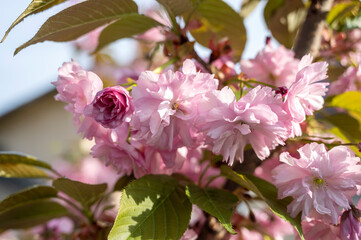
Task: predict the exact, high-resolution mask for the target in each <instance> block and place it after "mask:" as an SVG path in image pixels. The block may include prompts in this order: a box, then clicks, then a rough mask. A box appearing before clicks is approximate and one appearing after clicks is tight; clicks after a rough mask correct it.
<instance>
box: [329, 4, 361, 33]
mask: <svg viewBox="0 0 361 240" xmlns="http://www.w3.org/2000/svg"><path fill="white" fill-rule="evenodd" d="M360 7H361V3H360V1H351V2H340V3H338V4H336V5H335V6H334V7H332V9H331V11H330V12H329V13H328V15H327V18H326V20H327V23H328V25H329V26H330V27H331V28H333V29H335V30H338V31H340V30H342V29H344V28H345V23H346V21H347V20H349V19H350V18H352V17H355V16H357V15H358V14H359V12H360Z"/></svg>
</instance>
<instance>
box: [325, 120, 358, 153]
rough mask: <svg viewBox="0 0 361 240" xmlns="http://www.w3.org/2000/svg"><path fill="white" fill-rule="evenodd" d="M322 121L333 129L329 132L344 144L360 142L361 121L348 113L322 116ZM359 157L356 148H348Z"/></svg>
mask: <svg viewBox="0 0 361 240" xmlns="http://www.w3.org/2000/svg"><path fill="white" fill-rule="evenodd" d="M324 120H326V121H327V122H328V123H331V124H332V125H333V126H334V127H333V128H332V129H331V130H330V132H332V133H333V134H335V135H336V136H337V137H339V138H341V139H342V140H343V141H345V142H351V143H358V142H360V141H361V121H360V120H359V119H357V118H356V117H354V116H352V115H350V114H348V113H337V114H333V115H330V116H324ZM350 147H351V149H352V150H353V151H354V152H355V153H356V154H357V155H359V156H361V155H360V152H359V151H358V148H357V147H356V146H350Z"/></svg>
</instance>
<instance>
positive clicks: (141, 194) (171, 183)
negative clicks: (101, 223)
mask: <svg viewBox="0 0 361 240" xmlns="http://www.w3.org/2000/svg"><path fill="white" fill-rule="evenodd" d="M191 211H192V204H191V203H190V202H189V200H188V198H187V196H186V195H185V193H184V189H182V188H181V187H180V186H179V184H178V182H177V180H176V179H174V178H172V177H170V176H167V175H146V176H144V177H142V178H140V179H138V180H135V181H133V182H131V183H130V184H129V185H128V186H127V187H126V188H125V189H124V191H123V194H122V198H121V201H120V207H119V212H118V216H117V218H116V220H115V223H114V226H113V228H112V230H111V231H110V234H109V237H108V239H109V240H118V239H124V240H125V239H180V238H181V237H182V235H183V233H184V231H185V230H186V229H187V226H188V223H189V220H190V214H191Z"/></svg>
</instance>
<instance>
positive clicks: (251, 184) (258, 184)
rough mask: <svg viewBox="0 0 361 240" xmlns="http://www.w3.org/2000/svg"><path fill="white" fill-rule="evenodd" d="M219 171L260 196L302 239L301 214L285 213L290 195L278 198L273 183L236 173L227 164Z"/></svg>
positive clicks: (290, 198)
mask: <svg viewBox="0 0 361 240" xmlns="http://www.w3.org/2000/svg"><path fill="white" fill-rule="evenodd" d="M221 173H222V175H223V176H225V177H226V178H228V179H229V180H232V181H233V182H235V183H238V184H239V185H241V186H242V187H245V188H247V189H248V190H251V191H252V192H254V193H255V194H256V195H257V196H258V197H260V198H262V199H263V200H264V201H265V202H266V203H267V205H268V206H269V208H270V209H271V210H272V211H273V212H274V213H275V214H276V215H278V216H279V217H281V218H282V219H284V220H286V221H288V222H290V223H291V224H292V225H293V226H294V227H295V228H296V230H297V231H298V234H299V235H300V237H301V238H302V239H304V237H303V232H302V226H301V216H300V215H299V216H297V217H296V218H292V217H291V216H290V215H289V214H288V213H287V205H288V204H290V203H291V202H292V197H287V198H283V199H278V198H277V188H276V187H275V186H274V185H273V184H271V183H269V182H267V181H265V180H263V179H261V178H258V177H255V176H253V175H250V174H240V173H236V172H234V171H233V170H232V169H231V168H229V167H228V166H225V165H222V166H221Z"/></svg>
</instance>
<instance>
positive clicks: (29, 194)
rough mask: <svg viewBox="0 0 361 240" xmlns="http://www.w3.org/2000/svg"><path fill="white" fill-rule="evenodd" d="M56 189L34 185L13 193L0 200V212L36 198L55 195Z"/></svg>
mask: <svg viewBox="0 0 361 240" xmlns="http://www.w3.org/2000/svg"><path fill="white" fill-rule="evenodd" d="M57 194H58V191H57V190H56V189H54V188H52V187H49V186H36V187H31V188H28V189H25V190H23V191H21V192H17V193H14V194H12V195H10V196H8V197H7V198H5V199H4V200H3V201H1V202H0V213H1V212H3V211H6V210H8V209H10V208H13V207H15V206H18V205H20V204H24V203H26V202H30V201H33V200H37V199H45V198H52V197H56V196H57Z"/></svg>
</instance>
